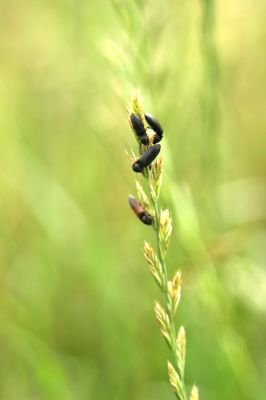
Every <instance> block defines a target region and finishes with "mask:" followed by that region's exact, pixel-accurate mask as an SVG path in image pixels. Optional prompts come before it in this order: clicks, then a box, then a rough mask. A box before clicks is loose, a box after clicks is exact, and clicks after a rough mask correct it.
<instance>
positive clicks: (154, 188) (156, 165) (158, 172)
mask: <svg viewBox="0 0 266 400" xmlns="http://www.w3.org/2000/svg"><path fill="white" fill-rule="evenodd" d="M162 170H163V159H162V155H161V154H159V155H158V156H157V158H156V159H155V161H154V162H153V163H152V167H151V176H150V192H151V196H152V198H153V201H157V200H158V197H159V194H160V189H161V185H162Z"/></svg>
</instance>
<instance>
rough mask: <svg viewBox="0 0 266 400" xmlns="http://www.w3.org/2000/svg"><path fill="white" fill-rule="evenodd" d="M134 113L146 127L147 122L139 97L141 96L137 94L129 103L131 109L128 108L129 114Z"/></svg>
mask: <svg viewBox="0 0 266 400" xmlns="http://www.w3.org/2000/svg"><path fill="white" fill-rule="evenodd" d="M132 112H134V113H135V114H137V116H138V117H139V118H140V120H141V122H142V123H143V125H144V126H145V125H146V120H145V117H144V112H143V108H142V105H141V99H140V97H139V95H138V94H137V93H135V94H134V95H133V96H132V98H131V100H130V103H129V107H128V113H130V114H131V113H132Z"/></svg>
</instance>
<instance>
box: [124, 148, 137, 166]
mask: <svg viewBox="0 0 266 400" xmlns="http://www.w3.org/2000/svg"><path fill="white" fill-rule="evenodd" d="M125 155H126V156H127V157H128V158H129V159H130V161H131V163H134V162H135V161H136V160H137V156H136V154H135V153H134V151H133V149H130V152H128V151H127V150H125Z"/></svg>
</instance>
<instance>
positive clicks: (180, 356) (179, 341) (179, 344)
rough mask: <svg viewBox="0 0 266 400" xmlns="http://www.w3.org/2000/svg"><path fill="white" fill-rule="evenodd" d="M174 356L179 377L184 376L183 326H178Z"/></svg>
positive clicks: (184, 345)
mask: <svg viewBox="0 0 266 400" xmlns="http://www.w3.org/2000/svg"><path fill="white" fill-rule="evenodd" d="M176 358H177V364H178V368H179V372H180V375H181V378H182V379H183V378H184V373H185V360H186V332H185V329H184V327H183V326H181V327H180V328H179V331H178V334H177V338H176Z"/></svg>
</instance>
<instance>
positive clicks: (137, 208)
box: [128, 196, 153, 225]
mask: <svg viewBox="0 0 266 400" xmlns="http://www.w3.org/2000/svg"><path fill="white" fill-rule="evenodd" d="M128 201H129V204H130V207H131V208H132V210H133V211H134V213H135V214H136V216H137V217H138V219H140V221H141V222H143V223H144V224H145V225H152V223H153V218H152V216H151V215H150V214H148V213H147V211H145V210H144V208H143V207H142V205H141V204H140V203H139V202H138V200H136V199H135V197H133V196H128Z"/></svg>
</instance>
